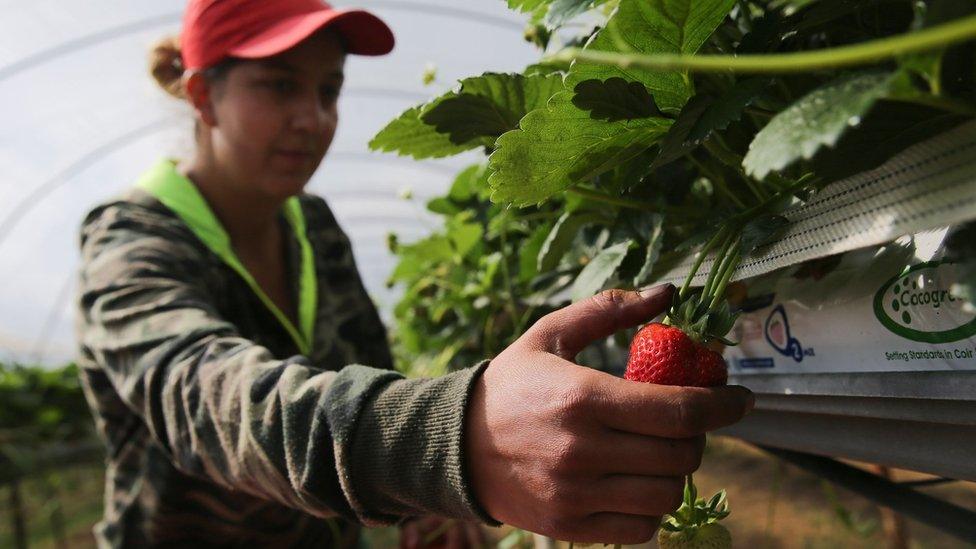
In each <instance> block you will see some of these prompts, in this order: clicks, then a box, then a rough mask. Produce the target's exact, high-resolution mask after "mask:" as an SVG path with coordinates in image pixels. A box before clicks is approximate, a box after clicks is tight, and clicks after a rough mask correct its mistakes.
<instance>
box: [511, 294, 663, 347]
mask: <svg viewBox="0 0 976 549" xmlns="http://www.w3.org/2000/svg"><path fill="white" fill-rule="evenodd" d="M673 292H674V286H671V285H670V284H666V285H661V286H655V287H653V288H646V289H641V290H632V291H626V290H605V291H603V292H600V293H599V294H597V295H595V296H593V297H591V298H589V299H585V300H583V301H580V302H578V303H574V304H572V305H569V306H568V307H563V308H562V309H559V310H557V311H553V312H551V313H549V314H548V315H546V316H544V317H543V318H541V319H540V320H539V321H538V322H537V323H536V324H535V325H534V326H532V328H531V329H530V331H529V333H527V334H526V335H527V336H529V337H530V338H533V339H534V340H535V342H536V343H537V344H538V345H541V346H542V347H543V348H545V349H546V350H548V351H550V352H552V353H554V354H556V355H558V356H560V357H562V358H564V359H566V360H572V359H573V357H575V356H576V354H577V353H579V352H580V351H581V350H582V349H583V348H584V347H586V346H587V345H589V344H590V343H592V342H594V341H597V340H599V339H603V338H605V337H607V336H609V335H611V334H613V333H614V332H616V331H618V330H622V329H624V328H629V327H631V326H636V325H638V324H641V323H644V322H647V321H649V320H651V319H652V318H654V317H655V316H657V315H659V314H661V313H663V312H664V311H666V310H667V309H668V307H669V306H670V305H671V296H672V294H673Z"/></svg>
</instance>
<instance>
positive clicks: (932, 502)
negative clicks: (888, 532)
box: [757, 445, 976, 543]
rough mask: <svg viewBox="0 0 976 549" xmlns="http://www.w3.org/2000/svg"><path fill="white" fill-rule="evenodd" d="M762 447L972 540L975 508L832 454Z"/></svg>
mask: <svg viewBox="0 0 976 549" xmlns="http://www.w3.org/2000/svg"><path fill="white" fill-rule="evenodd" d="M757 446H758V447H759V448H761V449H762V450H765V451H766V452H768V453H770V454H772V455H774V456H776V457H778V458H780V459H782V460H784V461H786V462H788V463H791V464H793V465H796V466H797V467H799V468H801V469H803V470H805V471H808V472H811V473H813V474H815V475H817V476H819V477H822V478H824V479H825V480H827V481H830V482H832V483H834V484H837V485H839V486H842V487H844V488H846V489H848V490H850V491H852V492H854V493H856V494H859V495H861V496H863V497H866V498H868V499H870V500H872V501H874V502H876V503H878V504H879V505H883V506H885V507H888V508H889V509H891V510H893V511H895V512H897V513H901V514H902V515H905V516H907V517H910V518H913V519H915V520H917V521H919V522H922V523H925V524H927V525H929V526H931V527H933V528H937V529H939V530H941V531H943V532H945V533H947V534H950V535H952V536H955V537H957V538H959V539H961V540H963V541H966V542H969V543H976V511H971V510H969V509H965V508H963V507H960V506H958V505H955V504H952V503H949V502H946V501H943V500H941V499H938V498H935V497H932V496H930V495H928V494H923V493H921V492H918V491H916V490H913V489H911V488H908V487H906V486H904V485H902V484H898V483H895V482H892V481H890V480H887V479H884V478H882V477H879V476H878V475H874V474H871V473H869V472H867V471H864V470H861V469H858V468H856V467H852V466H850V465H847V464H846V463H841V462H840V461H837V460H835V459H832V458H828V457H823V456H817V455H813V454H805V453H802V452H794V451H791V450H783V449H780V448H772V447H769V446H759V445H757Z"/></svg>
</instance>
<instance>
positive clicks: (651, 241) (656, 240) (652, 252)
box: [634, 215, 664, 288]
mask: <svg viewBox="0 0 976 549" xmlns="http://www.w3.org/2000/svg"><path fill="white" fill-rule="evenodd" d="M663 236H664V216H660V215H655V216H654V219H653V221H652V226H651V230H650V232H649V234H648V235H647V255H646V256H645V258H644V265H643V266H642V267H641V270H640V273H638V274H637V276H636V277H635V278H634V287H635V288H640V287H641V286H643V285H644V284H645V283H646V282H647V281H648V279H650V277H651V272H652V271H653V269H654V265H656V264H657V260H658V258H659V257H660V256H661V244H662V241H663V238H662V237H663Z"/></svg>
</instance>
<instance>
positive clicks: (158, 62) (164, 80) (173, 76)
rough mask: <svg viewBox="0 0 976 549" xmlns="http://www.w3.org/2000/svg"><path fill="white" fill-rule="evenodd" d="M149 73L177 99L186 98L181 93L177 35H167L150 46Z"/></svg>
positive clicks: (181, 61) (180, 63)
mask: <svg viewBox="0 0 976 549" xmlns="http://www.w3.org/2000/svg"><path fill="white" fill-rule="evenodd" d="M149 73H150V74H152V76H153V78H155V79H156V83H157V84H159V87H161V88H163V90H164V91H165V92H166V93H168V94H170V95H172V96H173V97H176V98H177V99H185V98H186V95H184V93H183V57H182V56H181V55H180V42H179V39H178V38H177V37H175V36H168V37H166V38H163V39H162V40H160V41H159V42H157V43H156V44H155V45H154V46H153V47H152V50H151V51H150V52H149Z"/></svg>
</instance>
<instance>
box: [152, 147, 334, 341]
mask: <svg viewBox="0 0 976 549" xmlns="http://www.w3.org/2000/svg"><path fill="white" fill-rule="evenodd" d="M136 185H137V186H138V187H140V188H141V189H143V190H145V191H146V192H148V193H149V194H151V195H153V196H154V197H156V199H157V200H159V201H160V202H162V203H163V205H164V206H166V207H167V208H169V209H170V210H172V211H173V213H175V214H176V215H177V216H179V218H180V219H182V220H183V222H184V223H186V224H187V226H188V227H189V228H190V230H191V231H193V233H194V234H195V235H196V236H197V238H199V239H200V241H202V242H203V243H204V244H205V245H206V246H207V247H208V248H210V250H211V251H212V252H214V253H215V254H217V256H218V257H220V258H221V259H222V260H223V261H224V263H226V264H227V265H228V266H230V267H231V268H232V269H234V271H236V272H237V274H239V275H240V276H241V278H243V279H244V281H245V282H247V285H248V286H250V287H251V290H253V291H254V293H255V294H257V296H258V298H259V299H260V300H261V302H262V303H264V304H265V306H267V307H268V309H269V310H270V311H271V312H272V313H273V314H274V316H275V318H277V319H278V321H279V322H281V324H282V326H284V328H285V330H287V331H288V334H289V335H290V336H291V337H292V339H294V340H295V343H296V344H297V345H298V349H299V350H300V351H301V352H302V354H306V355H307V354H309V352H310V351H311V349H312V334H313V330H314V329H315V312H316V311H315V309H316V306H317V303H318V284H317V282H316V278H315V261H314V257H313V254H312V245H311V244H310V243H309V242H308V237H307V236H306V234H305V216H304V215H303V214H302V207H301V204H300V203H299V201H298V198H297V197H294V196H293V197H291V198H289V199H288V200H287V201H285V204H284V214H285V219H286V220H287V221H288V223H289V224H290V225H291V228H292V232H293V233H294V234H295V238H297V239H298V245H299V248H300V249H301V254H302V257H301V278H300V280H299V291H298V298H299V302H298V319H299V324H300V325H301V331H299V330H298V329H296V328H295V325H294V324H292V322H291V320H289V319H288V317H287V316H286V315H285V314H284V313H283V312H281V309H279V308H278V306H277V305H275V304H274V302H273V301H271V299H270V298H269V297H268V296H267V294H265V293H264V290H262V289H261V287H260V286H258V283H257V282H256V281H255V280H254V277H253V276H251V273H249V272H248V271H247V269H246V268H244V264H243V263H241V261H240V260H239V259H238V258H237V254H235V253H234V250H233V248H231V244H230V236H229V235H228V234H227V231H225V230H224V228H223V226H221V224H220V221H218V220H217V217H216V216H215V215H214V213H213V210H211V209H210V206H209V205H208V204H207V201H206V200H205V199H204V198H203V195H201V194H200V191H199V190H197V188H196V186H195V185H194V184H193V182H191V181H190V180H189V179H187V178H186V177H184V176H183V175H182V174H180V173H179V172H178V171H177V170H176V163H175V162H174V161H172V160H168V159H166V160H161V161H160V162H159V163H157V164H156V165H155V166H153V167H152V168H150V169H149V171H147V172H146V173H144V174H143V175H142V177H140V178H139V181H138V182H137V183H136Z"/></svg>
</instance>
